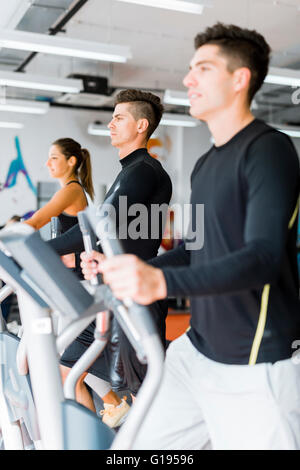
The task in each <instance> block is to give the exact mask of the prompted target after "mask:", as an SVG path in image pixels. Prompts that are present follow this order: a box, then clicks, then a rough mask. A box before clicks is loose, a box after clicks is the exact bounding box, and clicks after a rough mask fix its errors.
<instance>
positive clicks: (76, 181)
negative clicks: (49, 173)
mask: <svg viewBox="0 0 300 470" xmlns="http://www.w3.org/2000/svg"><path fill="white" fill-rule="evenodd" d="M71 183H78V184H79V185H80V186H81V187H82V184H81V183H80V181H78V180H71V181H69V182H68V183H67V184H66V186H68V184H71Z"/></svg>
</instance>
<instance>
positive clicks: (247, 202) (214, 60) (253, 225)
mask: <svg viewBox="0 0 300 470" xmlns="http://www.w3.org/2000/svg"><path fill="white" fill-rule="evenodd" d="M195 45H196V52H195V54H194V57H193V59H192V61H191V64H190V71H189V73H188V74H187V76H186V77H185V79H184V84H185V86H186V87H188V89H189V98H190V103H191V107H190V113H191V114H192V115H193V116H194V117H196V118H198V119H201V120H204V121H206V122H207V124H208V126H209V128H210V130H211V132H212V135H213V137H214V141H215V144H214V145H213V147H212V148H211V149H210V150H209V151H208V152H207V153H206V154H205V155H204V156H202V158H200V159H199V160H198V162H197V163H196V166H195V168H194V171H193V173H192V178H191V186H192V193H191V205H192V216H193V214H194V213H195V208H196V206H197V204H204V207H205V217H204V247H203V248H202V249H201V250H200V249H198V248H196V249H193V246H192V244H191V243H189V245H190V249H189V250H187V248H186V246H187V245H184V246H182V247H179V248H177V249H176V250H174V251H171V252H169V253H167V254H165V255H163V256H161V257H158V258H157V259H156V260H153V262H152V263H151V264H152V266H150V265H146V264H145V263H143V262H142V261H140V260H138V259H137V258H136V257H133V256H126V255H125V256H122V257H115V258H113V259H111V260H106V261H104V262H103V263H102V264H101V266H100V267H99V269H100V272H102V273H103V274H104V280H105V282H107V283H109V284H110V286H111V288H112V289H113V291H114V293H115V295H116V296H117V297H119V298H121V299H123V298H126V297H131V298H133V299H134V300H135V301H136V302H139V303H142V304H148V303H150V302H153V301H154V300H156V299H161V298H164V297H165V296H166V295H167V294H169V295H177V294H180V295H190V296H191V327H190V329H189V331H188V332H187V333H186V334H185V335H183V336H182V337H180V338H179V339H178V340H176V341H174V342H173V343H172V344H171V346H170V347H169V350H168V353H167V359H166V367H165V375H164V380H163V383H162V386H161V389H160V391H159V393H158V396H157V397H156V399H155V400H154V403H153V405H152V407H151V410H150V413H149V415H148V416H147V418H146V420H145V422H144V424H143V427H142V429H141V431H140V432H139V435H138V437H137V441H136V443H135V447H136V448H149V449H157V448H164V449H201V448H207V447H211V446H212V447H213V448H215V449H299V448H300V367H299V366H298V365H297V364H298V362H299V361H298V358H295V356H294V357H292V356H293V353H294V354H295V351H294V350H293V348H294V347H295V344H297V340H299V338H300V303H299V284H298V275H297V264H296V226H297V214H298V208H299V202H298V201H299V200H298V197H299V189H300V184H299V161H298V157H297V154H296V151H295V149H294V147H293V144H292V142H291V140H290V139H289V138H288V137H287V136H285V135H283V134H282V133H280V132H278V131H276V130H275V129H273V128H271V127H270V126H267V125H266V124H264V123H263V122H262V121H259V120H258V119H254V116H253V115H252V113H251V111H250V102H251V99H252V98H253V96H254V94H255V92H256V91H257V90H258V89H259V88H260V86H261V84H262V82H263V80H264V78H265V75H266V73H267V69H268V62H269V52H270V49H269V46H268V45H267V44H266V42H265V40H264V39H263V37H262V36H261V35H259V34H258V33H256V32H253V31H249V30H245V29H241V28H238V27H236V26H232V25H231V26H225V25H222V24H217V25H215V26H213V27H211V28H208V29H207V30H206V31H205V32H204V33H202V34H199V35H198V36H197V37H196V41H195ZM192 222H193V217H192ZM86 269H87V268H86ZM164 423H166V426H164Z"/></svg>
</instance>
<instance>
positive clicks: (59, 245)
mask: <svg viewBox="0 0 300 470" xmlns="http://www.w3.org/2000/svg"><path fill="white" fill-rule="evenodd" d="M48 243H49V245H50V246H51V247H52V248H53V249H54V250H55V251H56V252H57V253H58V254H59V255H60V256H63V255H68V254H70V253H81V252H82V251H84V245H83V241H82V233H81V230H80V228H79V224H76V225H74V227H72V228H70V229H69V230H68V231H67V232H65V233H63V234H62V235H61V236H60V237H57V238H53V239H52V240H49V241H48Z"/></svg>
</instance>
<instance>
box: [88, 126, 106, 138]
mask: <svg viewBox="0 0 300 470" xmlns="http://www.w3.org/2000/svg"><path fill="white" fill-rule="evenodd" d="M88 134H90V135H102V136H106V137H110V130H109V129H108V128H107V127H106V126H105V125H103V124H96V123H93V124H89V125H88Z"/></svg>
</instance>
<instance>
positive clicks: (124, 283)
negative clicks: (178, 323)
mask: <svg viewBox="0 0 300 470" xmlns="http://www.w3.org/2000/svg"><path fill="white" fill-rule="evenodd" d="M98 270H99V271H98V272H100V273H102V274H103V281H104V282H105V283H106V284H109V286H110V288H111V289H112V291H113V293H114V295H115V297H117V298H118V299H120V300H126V299H128V298H130V299H132V300H133V301H135V302H137V303H139V304H142V305H149V304H151V303H152V302H155V301H156V300H159V299H164V298H165V297H166V296H167V284H166V281H165V277H164V275H163V272H162V271H161V270H160V269H158V268H154V267H153V266H150V265H148V264H146V263H144V262H143V261H141V260H140V259H139V258H138V257H137V256H134V255H118V256H114V257H112V258H109V259H106V260H103V261H102V262H101V263H100V264H99V266H98Z"/></svg>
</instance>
